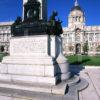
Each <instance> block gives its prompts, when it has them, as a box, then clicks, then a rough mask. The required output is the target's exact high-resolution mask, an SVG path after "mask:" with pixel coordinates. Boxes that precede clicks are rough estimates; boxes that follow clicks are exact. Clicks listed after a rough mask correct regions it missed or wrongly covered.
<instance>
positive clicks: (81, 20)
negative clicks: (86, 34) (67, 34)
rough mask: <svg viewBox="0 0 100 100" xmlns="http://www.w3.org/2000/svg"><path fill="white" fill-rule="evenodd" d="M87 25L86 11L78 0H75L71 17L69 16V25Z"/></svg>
mask: <svg viewBox="0 0 100 100" xmlns="http://www.w3.org/2000/svg"><path fill="white" fill-rule="evenodd" d="M79 25H85V16H84V11H83V10H82V9H81V7H80V6H79V4H78V1H77V0H75V3H74V7H72V9H71V11H70V14H69V17H68V26H69V27H72V26H79Z"/></svg>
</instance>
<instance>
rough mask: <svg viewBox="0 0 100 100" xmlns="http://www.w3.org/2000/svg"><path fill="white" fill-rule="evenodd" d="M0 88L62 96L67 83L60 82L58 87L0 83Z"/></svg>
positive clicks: (37, 84)
mask: <svg viewBox="0 0 100 100" xmlns="http://www.w3.org/2000/svg"><path fill="white" fill-rule="evenodd" d="M0 87H1V88H5V89H6V88H7V89H15V90H23V91H30V92H39V93H50V94H60V95H64V94H65V92H66V89H67V88H68V87H67V83H66V82H61V83H59V84H58V85H50V84H42V83H41V84H39V83H34V84H31V83H20V82H7V81H0Z"/></svg>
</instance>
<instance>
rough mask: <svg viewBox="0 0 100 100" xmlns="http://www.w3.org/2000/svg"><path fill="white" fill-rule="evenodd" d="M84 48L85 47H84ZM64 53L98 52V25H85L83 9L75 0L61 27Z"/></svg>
mask: <svg viewBox="0 0 100 100" xmlns="http://www.w3.org/2000/svg"><path fill="white" fill-rule="evenodd" d="M84 48H85V49H84ZM63 49H64V54H66V55H69V54H83V53H84V52H85V51H86V49H87V53H88V54H91V55H94V54H100V26H86V22H85V14H84V11H83V10H82V9H81V7H80V6H79V4H78V1H77V0H76V1H75V4H74V7H73V8H72V9H71V11H70V13H69V16H68V27H64V28H63Z"/></svg>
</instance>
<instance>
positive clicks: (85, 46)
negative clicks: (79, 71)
mask: <svg viewBox="0 0 100 100" xmlns="http://www.w3.org/2000/svg"><path fill="white" fill-rule="evenodd" d="M88 50H89V46H88V41H86V42H85V43H84V45H83V52H84V54H88Z"/></svg>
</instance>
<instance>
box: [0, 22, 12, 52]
mask: <svg viewBox="0 0 100 100" xmlns="http://www.w3.org/2000/svg"><path fill="white" fill-rule="evenodd" d="M12 24H13V22H0V52H9V40H10V38H11V25H12Z"/></svg>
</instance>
